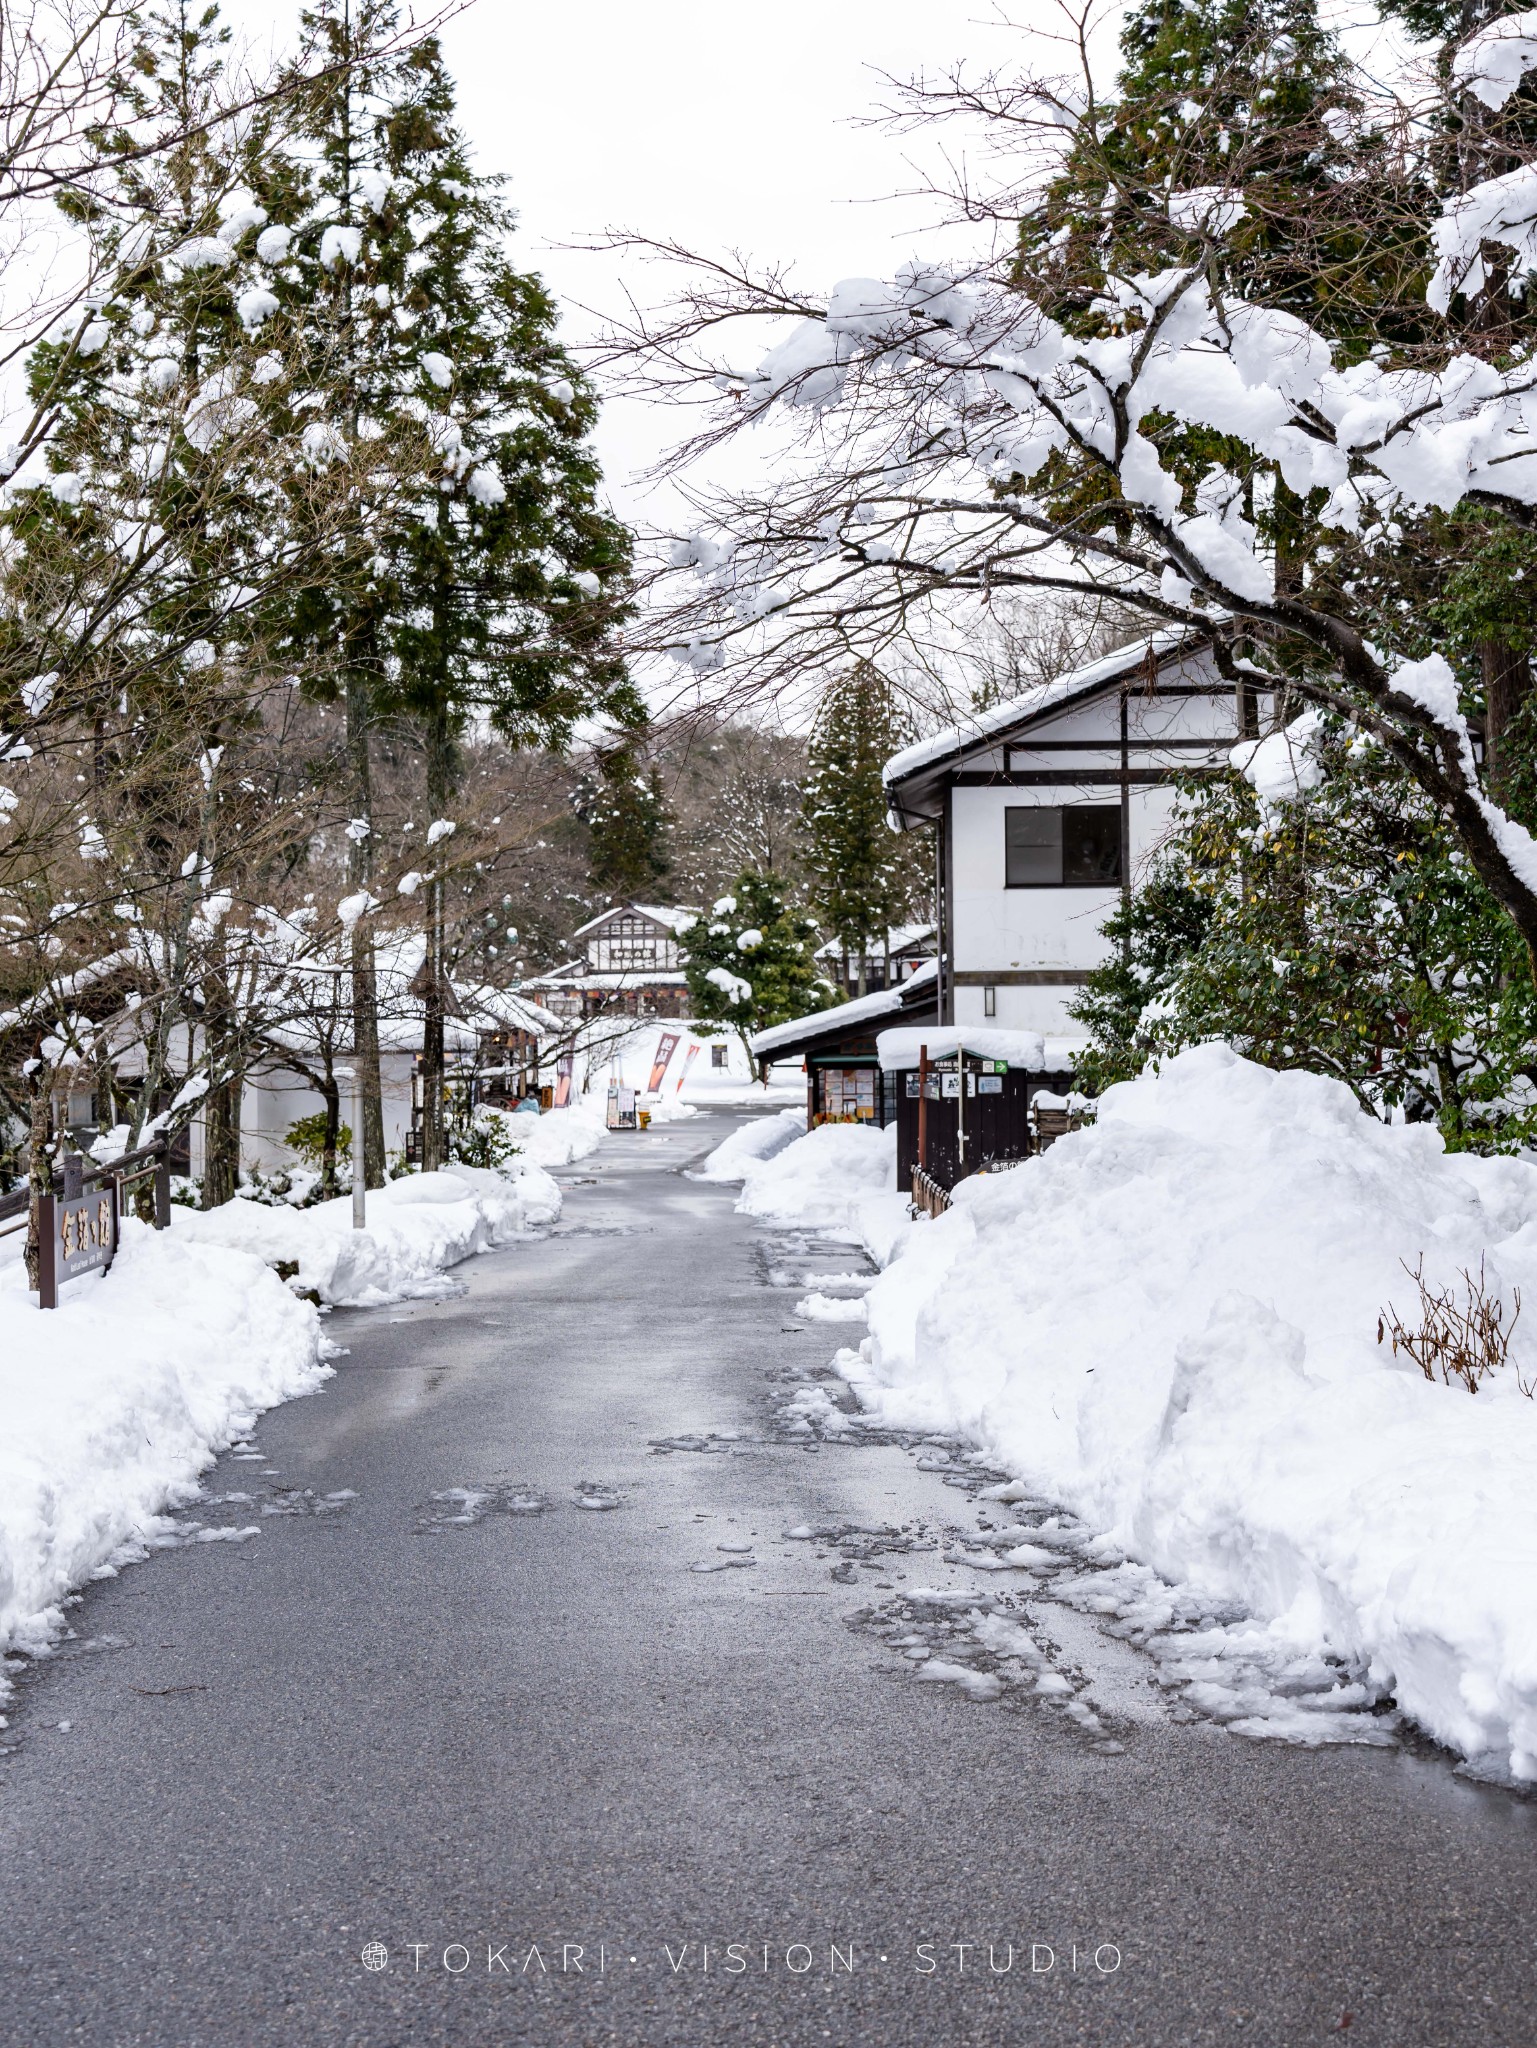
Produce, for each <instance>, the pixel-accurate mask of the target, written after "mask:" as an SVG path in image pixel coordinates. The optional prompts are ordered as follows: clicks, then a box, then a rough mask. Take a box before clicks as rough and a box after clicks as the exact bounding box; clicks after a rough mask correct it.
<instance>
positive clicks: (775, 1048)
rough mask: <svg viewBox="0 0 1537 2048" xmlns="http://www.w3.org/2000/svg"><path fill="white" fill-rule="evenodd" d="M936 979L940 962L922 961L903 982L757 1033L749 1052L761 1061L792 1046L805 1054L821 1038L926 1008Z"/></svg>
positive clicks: (932, 998) (838, 1035)
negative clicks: (858, 1025) (908, 1011)
mask: <svg viewBox="0 0 1537 2048" xmlns="http://www.w3.org/2000/svg"><path fill="white" fill-rule="evenodd" d="M938 976H939V962H938V961H937V960H925V961H924V963H923V965H922V966H921V967H917V968H915V969H914V970H913V972H912V973H911V974H910V975H909V976H908V978H907V980H906V981H898V982H893V983H892V985H891V987H890V988H882V989H877V990H876V992H875V994H874V995H872V996H856V997H855V998H854V1000H853V1002H851V1003H838V1004H837V1005H836V1006H835V1007H834V1008H833V1009H831V1010H813V1011H812V1013H811V1015H810V1016H809V1017H792V1018H791V1020H790V1022H789V1023H788V1024H774V1025H771V1026H770V1027H769V1029H768V1030H767V1031H759V1032H758V1033H756V1035H755V1036H754V1038H753V1041H752V1049H753V1051H754V1052H755V1053H756V1054H758V1056H759V1057H760V1058H767V1057H769V1056H771V1055H773V1054H774V1053H785V1052H788V1051H790V1050H791V1048H792V1047H793V1049H794V1050H795V1051H797V1052H804V1051H805V1050H806V1049H807V1048H808V1047H815V1046H817V1045H819V1044H820V1043H821V1042H822V1040H823V1039H827V1038H840V1037H842V1035H843V1033H844V1032H845V1031H848V1030H849V1029H851V1028H852V1027H853V1026H854V1025H857V1024H866V1023H869V1024H876V1023H879V1022H880V1020H881V1019H882V1018H883V1017H891V1018H896V1017H900V1016H901V1015H902V1013H903V1011H904V1010H914V1009H917V1008H919V1007H920V1006H921V1007H923V1008H924V1009H927V1008H929V1007H930V1006H931V1005H932V1004H933V1002H934V1000H935V983H936V981H937V979H938Z"/></svg>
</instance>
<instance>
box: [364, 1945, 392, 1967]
mask: <svg viewBox="0 0 1537 2048" xmlns="http://www.w3.org/2000/svg"><path fill="white" fill-rule="evenodd" d="M389 1960H390V1952H389V1950H388V1949H387V1948H386V1947H385V1945H384V1943H383V1942H382V1941H370V1942H365V1944H364V1946H363V1968H364V1969H365V1970H382V1969H385V1968H386V1967H387V1966H388V1964H389Z"/></svg>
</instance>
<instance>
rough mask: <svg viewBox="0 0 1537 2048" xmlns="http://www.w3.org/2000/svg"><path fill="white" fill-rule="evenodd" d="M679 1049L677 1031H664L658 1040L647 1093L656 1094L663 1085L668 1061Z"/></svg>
mask: <svg viewBox="0 0 1537 2048" xmlns="http://www.w3.org/2000/svg"><path fill="white" fill-rule="evenodd" d="M677 1050H678V1033H677V1032H676V1031H664V1032H663V1033H662V1035H661V1037H660V1038H659V1039H658V1040H657V1042H656V1058H655V1059H654V1060H653V1061H652V1062H651V1079H650V1080H649V1081H648V1082H647V1083H646V1093H647V1094H648V1095H655V1094H656V1092H657V1090H658V1089H659V1088H660V1087H661V1085H662V1077H663V1075H664V1074H665V1073H666V1072H667V1068H668V1063H669V1062H670V1061H671V1059H672V1056H673V1054H674V1053H675V1052H676V1051H677Z"/></svg>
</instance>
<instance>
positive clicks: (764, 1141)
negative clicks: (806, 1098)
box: [693, 1109, 806, 1181]
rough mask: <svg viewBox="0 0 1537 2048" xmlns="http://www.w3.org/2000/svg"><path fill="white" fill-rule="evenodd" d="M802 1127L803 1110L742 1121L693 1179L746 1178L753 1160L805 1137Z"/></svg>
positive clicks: (780, 1112)
mask: <svg viewBox="0 0 1537 2048" xmlns="http://www.w3.org/2000/svg"><path fill="white" fill-rule="evenodd" d="M805 1130H806V1112H805V1111H804V1110H803V1109H782V1110H780V1111H779V1113H778V1115H777V1116H760V1117H754V1118H753V1120H752V1122H751V1123H745V1124H742V1125H741V1126H740V1127H739V1128H738V1129H737V1130H734V1131H733V1132H732V1133H731V1135H730V1137H729V1138H723V1139H722V1140H721V1142H720V1143H719V1144H718V1145H717V1146H716V1148H715V1150H714V1151H713V1152H712V1153H711V1154H710V1156H709V1158H708V1159H707V1160H706V1161H705V1163H704V1165H703V1166H701V1167H700V1168H699V1170H698V1171H697V1172H696V1173H695V1174H694V1176H693V1178H694V1179H695V1180H720V1181H732V1180H745V1179H746V1177H747V1175H748V1173H749V1172H750V1171H751V1169H752V1167H753V1165H754V1164H755V1163H756V1162H758V1161H761V1160H764V1159H772V1158H774V1157H775V1155H776V1154H777V1153H780V1152H782V1151H783V1150H784V1149H785V1147H786V1145H791V1144H793V1143H794V1142H795V1140H796V1139H797V1138H799V1137H802V1136H804V1134H805Z"/></svg>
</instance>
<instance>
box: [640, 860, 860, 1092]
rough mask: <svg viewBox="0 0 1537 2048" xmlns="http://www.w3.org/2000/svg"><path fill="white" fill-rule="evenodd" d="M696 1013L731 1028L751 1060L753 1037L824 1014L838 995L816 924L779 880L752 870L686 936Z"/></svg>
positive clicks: (688, 928) (687, 967)
mask: <svg viewBox="0 0 1537 2048" xmlns="http://www.w3.org/2000/svg"><path fill="white" fill-rule="evenodd" d="M679 936H680V939H681V941H682V946H683V961H684V968H685V971H686V973H687V975H688V988H689V995H690V998H691V999H692V1003H693V1009H694V1015H695V1016H696V1017H697V1018H698V1019H699V1020H700V1021H701V1023H718V1024H729V1025H730V1026H731V1027H732V1028H733V1029H734V1030H735V1031H736V1032H737V1033H738V1034H739V1036H740V1037H741V1040H742V1043H743V1045H745V1046H746V1047H747V1050H748V1057H749V1058H751V1056H752V1043H751V1041H752V1034H753V1033H754V1032H755V1031H766V1030H768V1028H769V1027H770V1025H773V1024H784V1023H787V1022H788V1021H789V1020H790V1019H791V1018H792V1017H805V1016H809V1015H810V1014H811V1013H812V1012H813V1011H814V1010H825V1009H826V1008H827V1007H828V1005H829V1004H830V1003H832V1002H833V1001H835V1000H836V995H835V991H834V990H833V988H832V987H831V985H830V984H829V983H828V982H827V980H826V979H825V978H824V977H823V976H822V975H821V974H820V973H819V972H818V969H817V964H816V936H817V934H816V927H815V925H813V924H812V922H811V920H810V919H809V918H807V917H805V916H803V915H802V913H801V912H800V911H798V910H797V909H796V908H795V907H794V905H793V904H791V903H790V902H789V901H788V900H787V898H786V896H785V892H784V889H783V887H782V885H781V884H780V883H779V881H778V880H777V879H776V877H775V876H773V875H760V874H756V873H754V872H753V871H752V870H751V869H749V870H747V871H746V872H745V873H744V874H743V875H742V877H741V879H740V880H739V881H738V882H737V885H736V888H735V889H734V890H733V892H732V893H731V895H729V896H722V897H721V898H720V899H719V901H718V902H716V903H715V905H714V906H713V908H712V909H711V910H710V912H709V914H708V915H707V916H703V917H699V918H696V919H695V920H694V922H693V923H692V924H690V925H688V926H686V927H685V928H684V929H683V931H682V932H681V933H680V935H679Z"/></svg>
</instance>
